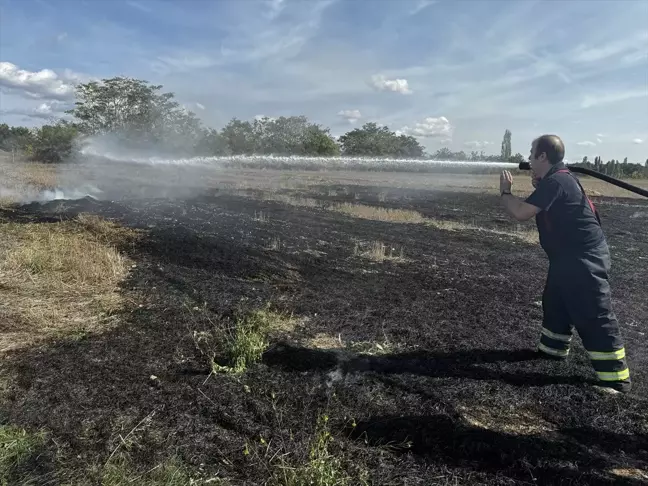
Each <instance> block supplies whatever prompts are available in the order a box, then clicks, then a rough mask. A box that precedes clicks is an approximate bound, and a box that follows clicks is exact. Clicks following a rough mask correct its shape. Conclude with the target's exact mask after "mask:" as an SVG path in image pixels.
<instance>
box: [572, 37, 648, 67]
mask: <svg viewBox="0 0 648 486" xmlns="http://www.w3.org/2000/svg"><path fill="white" fill-rule="evenodd" d="M646 41H648V33H647V32H645V31H643V32H637V33H636V34H634V35H632V36H628V37H626V38H624V39H615V40H613V41H610V42H608V43H606V44H599V45H597V46H595V47H589V48H588V47H585V46H582V45H581V46H579V47H578V48H577V49H576V50H575V51H574V52H573V53H572V55H571V60H572V61H573V62H580V63H588V62H599V61H603V60H606V59H608V58H610V57H614V56H618V55H620V54H624V53H626V52H628V51H632V52H631V53H630V54H626V56H625V57H624V61H625V62H626V63H628V62H629V63H632V62H636V61H639V60H641V59H642V58H643V52H642V51H641V49H642V47H643V46H642V44H645V42H646Z"/></svg>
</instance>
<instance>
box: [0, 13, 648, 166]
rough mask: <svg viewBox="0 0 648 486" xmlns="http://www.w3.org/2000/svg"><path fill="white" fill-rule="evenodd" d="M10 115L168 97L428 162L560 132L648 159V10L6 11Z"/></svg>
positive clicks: (222, 119)
mask: <svg viewBox="0 0 648 486" xmlns="http://www.w3.org/2000/svg"><path fill="white" fill-rule="evenodd" d="M0 6H1V7H0V8H1V9H2V11H1V16H0V19H1V20H0V22H1V24H0V61H1V62H2V64H0V90H1V92H0V117H1V118H2V120H3V121H5V122H7V123H11V124H27V125H36V124H40V123H43V122H45V121H46V120H48V119H49V118H50V117H52V116H57V115H58V114H60V113H61V112H62V111H63V110H65V109H66V108H67V107H68V106H69V105H70V103H71V102H73V85H74V83H75V82H78V81H83V80H89V79H97V78H99V79H100V78H104V77H112V76H117V75H124V76H132V77H136V78H140V79H146V80H148V81H150V82H152V83H155V84H162V85H164V89H165V90H167V91H173V92H174V93H175V94H176V97H177V99H178V100H179V101H180V102H182V103H183V104H184V105H185V106H187V107H188V108H189V109H191V110H192V111H194V112H196V114H197V115H198V116H200V117H201V119H202V120H203V121H204V122H205V123H206V124H207V125H210V126H214V127H216V128H221V127H222V126H224V125H225V124H226V123H227V121H228V120H229V119H231V118H232V117H234V116H236V117H238V118H242V119H250V118H252V117H254V116H257V115H266V116H281V115H298V114H304V115H306V116H308V117H309V119H311V120H312V121H315V122H317V123H321V124H323V125H326V126H329V127H330V128H331V131H332V133H333V134H334V135H336V136H338V135H341V134H342V133H344V132H345V131H347V130H349V129H352V128H353V127H356V126H360V125H361V124H362V123H365V122H367V121H374V122H377V123H380V124H384V125H387V126H389V128H391V129H392V130H398V131H399V132H402V133H407V134H412V135H415V136H417V137H418V138H419V140H420V141H421V143H422V144H424V145H425V146H426V147H427V148H428V150H430V151H433V150H436V149H437V148H439V147H443V146H447V147H450V148H452V149H453V150H466V151H470V150H474V149H477V150H482V149H483V150H485V151H486V152H487V153H498V152H499V147H500V143H501V140H502V136H503V133H504V130H505V129H507V128H508V129H510V130H511V131H512V132H513V150H514V151H519V152H521V153H523V154H524V155H525V156H526V155H527V154H528V151H529V146H530V142H531V140H532V139H533V138H534V137H536V136H538V135H540V134H542V133H556V134H558V135H560V136H561V137H563V139H564V140H565V142H566V144H567V158H568V159H569V160H576V159H580V158H582V157H583V156H584V155H588V156H589V157H594V156H595V155H601V156H603V158H606V159H608V158H613V157H614V158H619V159H622V158H623V157H626V156H627V157H629V159H630V160H631V161H637V162H639V161H641V162H644V161H645V160H646V159H647V158H648V2H647V1H645V0H614V1H605V0H591V1H579V0H568V1H557V0H544V1H524V0H519V1H513V0H501V1H490V0H483V1H475V0H453V1H450V0H439V1H433V0H427V1H426V0H211V1H208V0H183V1H180V0H175V1H172V0H0Z"/></svg>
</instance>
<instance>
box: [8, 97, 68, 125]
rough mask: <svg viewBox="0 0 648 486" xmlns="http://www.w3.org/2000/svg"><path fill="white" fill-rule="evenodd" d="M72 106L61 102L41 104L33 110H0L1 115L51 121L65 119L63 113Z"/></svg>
mask: <svg viewBox="0 0 648 486" xmlns="http://www.w3.org/2000/svg"><path fill="white" fill-rule="evenodd" d="M71 107H72V105H71V104H69V103H64V102H61V101H55V100H54V101H50V102H46V103H41V104H40V105H39V106H37V107H35V108H27V107H22V108H13V109H10V110H1V111H0V113H2V114H3V115H19V116H24V117H28V118H39V119H43V120H50V119H51V120H53V119H57V118H63V117H65V116H66V115H65V111H66V110H67V109H69V108H71Z"/></svg>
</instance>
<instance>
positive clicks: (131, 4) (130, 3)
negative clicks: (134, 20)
mask: <svg viewBox="0 0 648 486" xmlns="http://www.w3.org/2000/svg"><path fill="white" fill-rule="evenodd" d="M126 5H128V6H129V7H131V8H134V9H136V10H139V11H140V12H144V13H151V12H152V10H151V9H150V8H149V7H147V6H146V5H143V4H142V3H140V2H136V1H134V0H133V1H128V2H126Z"/></svg>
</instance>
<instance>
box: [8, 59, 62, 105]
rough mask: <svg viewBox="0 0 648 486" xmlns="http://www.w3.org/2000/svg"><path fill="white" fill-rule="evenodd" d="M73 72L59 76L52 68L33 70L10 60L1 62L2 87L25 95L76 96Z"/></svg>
mask: <svg viewBox="0 0 648 486" xmlns="http://www.w3.org/2000/svg"><path fill="white" fill-rule="evenodd" d="M72 74H73V73H71V72H70V71H66V73H65V74H64V76H59V75H58V74H56V73H55V72H54V71H52V70H51V69H43V70H41V71H37V72H32V71H26V70H24V69H20V68H18V66H16V65H15V64H12V63H10V62H0V87H4V88H8V89H10V90H13V91H17V92H18V93H20V94H21V95H23V96H24V97H29V98H41V99H52V100H69V99H72V98H73V97H74V82H73V81H74V79H73V76H72Z"/></svg>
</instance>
